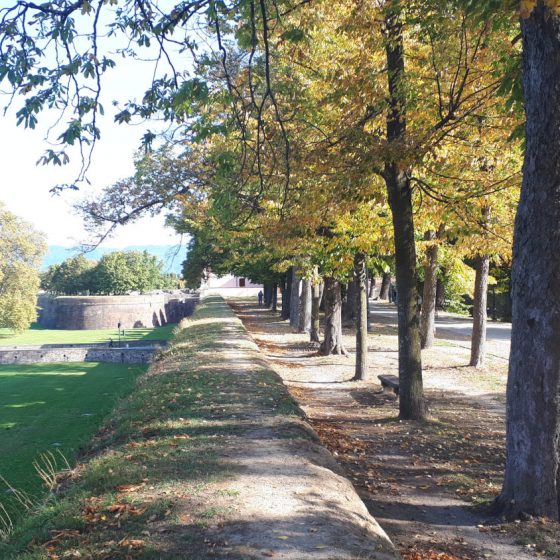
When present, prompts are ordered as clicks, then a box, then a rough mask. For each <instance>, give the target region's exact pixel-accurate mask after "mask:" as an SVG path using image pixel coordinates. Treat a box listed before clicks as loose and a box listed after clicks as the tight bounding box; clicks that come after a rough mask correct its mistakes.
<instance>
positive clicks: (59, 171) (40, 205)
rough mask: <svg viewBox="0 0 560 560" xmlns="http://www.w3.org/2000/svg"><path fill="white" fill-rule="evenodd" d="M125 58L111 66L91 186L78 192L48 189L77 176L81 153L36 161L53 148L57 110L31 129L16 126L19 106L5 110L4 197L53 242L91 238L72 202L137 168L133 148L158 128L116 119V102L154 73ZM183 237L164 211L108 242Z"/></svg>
mask: <svg viewBox="0 0 560 560" xmlns="http://www.w3.org/2000/svg"><path fill="white" fill-rule="evenodd" d="M117 62H119V61H117ZM120 62H121V63H120V64H119V63H118V64H117V66H116V68H115V69H112V70H110V74H107V75H106V78H108V79H106V80H105V81H104V83H103V92H102V99H101V101H102V103H103V105H104V107H105V113H106V114H105V117H101V118H100V121H99V125H100V128H101V140H100V141H99V142H98V143H97V145H96V147H95V152H94V155H93V161H92V165H91V168H90V171H89V172H88V179H89V180H90V182H91V185H84V186H83V187H81V191H80V192H78V193H74V192H71V191H66V192H63V193H62V194H60V195H58V196H53V195H52V194H50V193H49V191H50V189H51V188H52V187H53V186H55V185H57V184H61V183H69V182H72V181H73V179H74V178H75V177H76V175H77V170H78V169H79V164H80V157H79V154H74V155H73V156H72V155H71V163H70V164H69V165H67V166H62V167H54V166H52V165H49V166H37V165H36V162H37V160H38V159H39V158H40V157H41V156H42V155H43V153H44V151H45V149H46V148H47V147H49V146H48V144H47V143H46V141H45V136H46V133H47V130H48V127H49V126H51V125H52V124H53V123H54V121H55V120H56V117H57V115H56V114H54V113H52V112H51V113H48V112H45V113H44V114H40V115H39V125H38V127H37V128H36V129H35V130H29V129H27V130H26V129H24V128H23V127H21V126H20V127H17V126H16V118H15V110H10V111H9V112H8V114H6V115H4V114H3V113H2V112H1V111H0V169H1V171H0V201H2V202H3V203H4V204H5V205H6V206H7V208H8V209H9V210H10V211H12V212H13V213H15V214H17V215H18V216H20V217H21V218H24V219H25V220H27V221H29V222H31V223H32V224H33V225H34V226H35V227H36V229H38V230H40V231H42V232H44V233H45V234H46V236H47V239H48V243H49V245H63V246H68V247H73V246H76V245H79V244H81V243H84V242H87V241H88V236H87V233H86V232H85V230H84V228H83V224H82V221H81V218H80V217H79V216H77V215H76V214H75V212H74V210H73V209H72V205H73V204H74V203H75V202H77V201H78V200H79V199H80V198H83V197H84V196H88V197H89V196H95V194H96V193H98V192H99V191H100V190H101V189H102V188H103V187H104V186H107V185H110V184H112V183H113V182H115V181H116V180H118V179H122V178H125V177H128V176H130V175H131V174H132V173H133V170H134V166H133V157H134V152H135V150H136V149H137V147H138V146H139V145H140V139H141V137H142V135H143V134H144V132H145V131H146V130H147V129H151V130H157V125H154V124H153V123H152V124H149V123H148V124H143V125H138V126H131V125H126V124H123V125H117V124H114V123H113V116H114V113H115V112H116V109H115V108H114V107H113V106H112V101H113V100H120V101H125V100H126V99H129V98H130V97H131V96H132V94H131V92H137V94H136V96H137V97H138V96H141V94H142V93H143V92H144V91H145V90H146V89H147V86H148V84H149V83H150V81H151V78H152V68H151V65H150V64H149V63H143V62H140V61H133V60H129V59H127V60H126V61H125V63H124V64H123V63H122V61H120ZM16 101H17V98H16ZM6 102H7V97H6V96H5V95H4V96H3V95H1V94H0V108H1V109H3V108H4V107H5V105H6ZM16 108H17V105H16ZM179 241H180V237H179V236H178V235H176V234H175V232H174V231H173V230H172V229H170V228H166V227H164V216H158V217H155V218H145V219H143V220H141V221H139V222H137V223H135V224H131V225H129V226H124V227H121V228H119V230H118V231H117V233H116V234H115V235H114V236H113V237H112V238H110V239H108V240H107V241H105V242H104V243H103V246H106V247H125V246H127V245H174V244H176V243H179Z"/></svg>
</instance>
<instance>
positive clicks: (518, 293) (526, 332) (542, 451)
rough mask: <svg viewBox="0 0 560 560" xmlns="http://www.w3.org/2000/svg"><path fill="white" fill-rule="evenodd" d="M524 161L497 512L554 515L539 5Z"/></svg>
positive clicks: (554, 214)
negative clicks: (503, 462) (503, 460)
mask: <svg viewBox="0 0 560 560" xmlns="http://www.w3.org/2000/svg"><path fill="white" fill-rule="evenodd" d="M521 33H522V38H523V89H524V97H525V115H526V124H525V138H526V148H525V161H524V166H523V184H522V187H521V199H520V201H519V206H518V209H517V216H516V219H515V230H514V244H513V269H512V299H513V316H512V333H511V353H510V360H509V376H508V386H507V407H506V418H507V420H506V427H507V429H506V431H507V436H506V455H507V458H506V470H505V478H504V485H503V488H502V493H501V495H500V497H499V498H498V501H497V505H498V506H499V508H501V510H502V512H504V513H505V514H506V515H517V514H518V513H520V512H527V513H530V514H535V515H542V516H548V517H551V518H553V519H558V517H559V513H560V511H559V509H560V506H559V504H560V481H559V476H560V472H559V471H560V461H559V442H560V410H559V407H560V281H559V279H560V254H559V252H558V247H559V246H560V158H559V157H558V154H559V153H560V19H559V18H558V16H556V15H554V14H553V12H552V11H551V10H550V9H549V8H547V7H545V5H544V2H542V1H539V3H538V5H537V7H536V8H535V10H534V11H533V12H532V14H531V15H530V17H527V18H523V19H521Z"/></svg>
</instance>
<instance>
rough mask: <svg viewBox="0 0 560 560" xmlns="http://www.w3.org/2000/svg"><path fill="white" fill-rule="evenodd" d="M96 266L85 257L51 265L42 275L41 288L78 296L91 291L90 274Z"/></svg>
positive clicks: (72, 258)
mask: <svg viewBox="0 0 560 560" xmlns="http://www.w3.org/2000/svg"><path fill="white" fill-rule="evenodd" d="M94 266H95V263H94V262H93V261H90V260H88V259H87V258H86V257H85V256H84V255H77V256H75V257H70V258H69V259H66V260H65V261H64V262H62V263H60V264H54V265H51V266H50V267H49V268H48V270H47V271H46V272H45V273H44V274H43V275H42V280H41V288H43V290H46V291H48V292H54V293H57V294H66V295H77V294H80V293H83V292H88V291H90V290H91V285H90V284H91V279H90V273H91V270H92V268H93V267H94Z"/></svg>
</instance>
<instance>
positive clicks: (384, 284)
mask: <svg viewBox="0 0 560 560" xmlns="http://www.w3.org/2000/svg"><path fill="white" fill-rule="evenodd" d="M390 286H391V273H390V272H384V273H383V277H382V278H381V288H379V299H389V288H390Z"/></svg>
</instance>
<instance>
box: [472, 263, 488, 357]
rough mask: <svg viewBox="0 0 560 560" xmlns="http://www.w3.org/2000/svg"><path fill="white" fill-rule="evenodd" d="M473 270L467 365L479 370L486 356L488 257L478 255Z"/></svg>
mask: <svg viewBox="0 0 560 560" xmlns="http://www.w3.org/2000/svg"><path fill="white" fill-rule="evenodd" d="M475 269H476V276H475V280H474V305H473V328H472V336H471V361H470V363H469V365H471V366H473V367H476V368H479V367H482V366H483V364H484V358H485V354H486V319H487V312H486V308H487V301H488V272H489V270H490V257H489V256H488V255H478V257H476V264H475Z"/></svg>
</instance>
